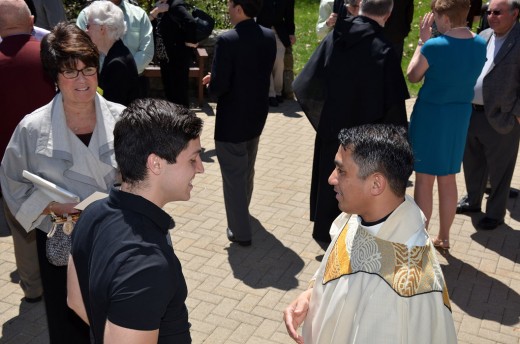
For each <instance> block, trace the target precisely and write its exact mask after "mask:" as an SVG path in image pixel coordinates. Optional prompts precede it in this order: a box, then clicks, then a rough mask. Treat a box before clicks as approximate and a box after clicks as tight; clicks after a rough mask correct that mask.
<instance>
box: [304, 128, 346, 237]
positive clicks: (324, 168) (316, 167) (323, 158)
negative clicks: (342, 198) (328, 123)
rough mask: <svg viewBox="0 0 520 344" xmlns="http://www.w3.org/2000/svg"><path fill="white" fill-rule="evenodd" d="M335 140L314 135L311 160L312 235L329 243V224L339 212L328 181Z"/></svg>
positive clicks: (335, 146) (336, 149)
mask: <svg viewBox="0 0 520 344" xmlns="http://www.w3.org/2000/svg"><path fill="white" fill-rule="evenodd" d="M338 147H339V142H338V141H337V140H330V141H326V140H322V139H321V138H320V137H319V136H317V135H316V141H315V142H314V160H313V162H312V180H311V195H310V220H311V221H314V228H313V231H312V237H313V238H314V239H316V240H319V241H323V242H327V243H329V242H330V241H331V237H330V235H329V231H330V226H331V224H332V222H333V221H334V219H336V217H337V216H338V215H339V214H340V213H341V211H340V210H339V208H338V200H337V199H336V193H335V192H334V187H333V186H331V185H330V184H329V182H328V180H329V176H330V174H331V173H332V170H334V168H335V165H334V157H335V156H336V153H337V152H338Z"/></svg>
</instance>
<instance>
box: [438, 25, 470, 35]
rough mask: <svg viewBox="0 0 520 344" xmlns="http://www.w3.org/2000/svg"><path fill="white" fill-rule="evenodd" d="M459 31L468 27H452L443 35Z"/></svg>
mask: <svg viewBox="0 0 520 344" xmlns="http://www.w3.org/2000/svg"><path fill="white" fill-rule="evenodd" d="M461 29H464V30H468V31H469V29H468V27H467V26H457V27H452V28H451V29H449V30H448V31H446V32H445V33H444V34H447V33H448V32H450V31H454V30H461Z"/></svg>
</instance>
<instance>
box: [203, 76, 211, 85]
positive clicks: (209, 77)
mask: <svg viewBox="0 0 520 344" xmlns="http://www.w3.org/2000/svg"><path fill="white" fill-rule="evenodd" d="M210 82H211V73H208V74H207V75H206V76H205V77H203V78H202V84H203V85H206V87H207V86H209V83H210Z"/></svg>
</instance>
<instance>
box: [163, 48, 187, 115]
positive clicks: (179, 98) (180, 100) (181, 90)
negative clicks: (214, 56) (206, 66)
mask: <svg viewBox="0 0 520 344" xmlns="http://www.w3.org/2000/svg"><path fill="white" fill-rule="evenodd" d="M166 52H167V55H168V59H169V60H168V61H167V62H166V61H162V62H161V63H160V67H161V78H162V82H163V86H164V95H165V96H166V99H168V101H170V102H172V103H175V104H179V105H184V106H186V107H189V105H190V98H189V89H188V86H189V74H190V65H191V61H192V57H193V54H192V53H193V52H192V49H191V48H189V47H187V46H185V45H181V44H177V45H174V46H171V47H168V48H167V49H166Z"/></svg>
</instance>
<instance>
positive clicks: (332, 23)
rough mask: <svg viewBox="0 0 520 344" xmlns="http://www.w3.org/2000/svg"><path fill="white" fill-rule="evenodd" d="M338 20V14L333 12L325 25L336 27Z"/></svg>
mask: <svg viewBox="0 0 520 344" xmlns="http://www.w3.org/2000/svg"><path fill="white" fill-rule="evenodd" d="M336 20H338V14H337V13H334V12H332V13H331V14H330V16H329V17H328V18H327V20H326V21H325V25H327V26H328V27H334V26H335V25H336Z"/></svg>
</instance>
